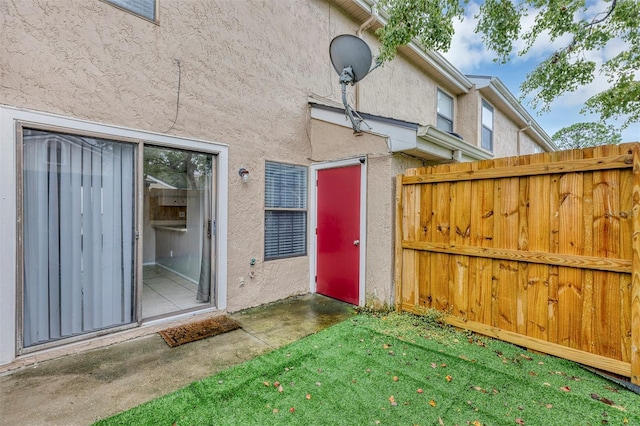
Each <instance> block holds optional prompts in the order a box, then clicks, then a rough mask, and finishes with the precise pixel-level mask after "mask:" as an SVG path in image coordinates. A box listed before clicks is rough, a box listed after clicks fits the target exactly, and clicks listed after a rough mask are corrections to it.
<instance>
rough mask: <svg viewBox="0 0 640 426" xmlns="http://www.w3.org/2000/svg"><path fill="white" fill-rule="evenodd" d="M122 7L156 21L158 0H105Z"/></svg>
mask: <svg viewBox="0 0 640 426" xmlns="http://www.w3.org/2000/svg"><path fill="white" fill-rule="evenodd" d="M104 1H106V2H107V3H111V4H112V5H114V6H117V7H119V8H121V9H124V10H128V11H129V12H132V13H135V14H136V15H139V16H141V17H143V18H146V19H148V20H150V21H154V22H155V21H156V9H157V8H156V1H157V0H104Z"/></svg>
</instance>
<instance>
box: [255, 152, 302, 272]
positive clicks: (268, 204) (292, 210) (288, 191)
mask: <svg viewBox="0 0 640 426" xmlns="http://www.w3.org/2000/svg"><path fill="white" fill-rule="evenodd" d="M307 175H308V170H307V168H306V167H304V166H295V165H292V164H283V163H274V162H270V161H268V162H267V163H266V165H265V199H264V207H265V212H264V214H265V217H264V258H265V260H268V259H278V258H284V257H294V256H305V255H306V254H307Z"/></svg>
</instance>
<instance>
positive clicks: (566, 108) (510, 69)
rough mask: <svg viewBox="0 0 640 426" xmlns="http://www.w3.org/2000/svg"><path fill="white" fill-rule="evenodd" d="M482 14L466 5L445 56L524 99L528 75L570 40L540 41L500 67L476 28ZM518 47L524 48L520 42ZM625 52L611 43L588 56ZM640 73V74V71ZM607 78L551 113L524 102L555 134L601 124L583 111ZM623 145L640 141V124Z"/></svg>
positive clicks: (601, 6)
mask: <svg viewBox="0 0 640 426" xmlns="http://www.w3.org/2000/svg"><path fill="white" fill-rule="evenodd" d="M609 4H610V3H604V2H602V1H600V0H598V1H596V2H592V3H591V4H590V9H589V10H590V11H591V10H595V11H606V10H607V7H608V6H609ZM477 12H478V3H477V2H475V3H474V2H470V3H469V4H468V5H467V6H466V17H465V19H464V20H463V21H462V22H457V23H456V25H455V36H454V39H453V42H452V45H451V49H450V50H449V51H448V52H445V53H443V55H444V56H445V58H447V59H448V60H449V62H451V63H452V64H453V65H454V66H455V67H456V68H458V69H459V70H460V71H462V72H463V73H465V74H477V75H491V76H496V77H498V78H499V79H500V80H501V81H502V82H503V83H504V84H505V85H506V86H507V87H508V88H509V90H511V92H512V93H513V94H514V95H515V96H516V98H520V96H521V91H520V84H521V83H522V82H523V81H524V80H525V78H526V75H527V74H528V73H529V71H531V70H532V69H533V68H534V67H535V66H536V65H537V64H538V63H539V62H541V61H542V60H544V59H545V58H546V57H548V56H549V54H550V53H552V52H553V51H555V49H556V48H557V47H562V46H565V45H566V44H567V43H568V40H566V39H565V40H562V39H561V40H556V41H554V42H551V41H550V40H549V39H541V40H539V41H538V42H537V43H536V44H535V45H534V46H533V47H532V48H531V50H530V51H529V53H528V54H527V55H526V56H523V57H514V58H513V59H512V60H511V61H510V62H509V63H507V64H505V65H499V64H496V63H494V62H493V61H492V59H493V58H494V55H493V53H491V52H487V51H486V48H485V46H484V45H483V44H482V38H481V36H480V35H478V34H476V33H474V29H475V26H476V23H475V19H474V18H473V16H474V15H475V14H476V13H477ZM532 23H533V16H529V17H527V18H525V19H524V21H523V23H522V25H523V28H526V27H527V26H528V25H531V24H532ZM515 46H516V48H517V47H518V46H521V44H519V43H518V42H516V44H515ZM622 49H624V46H623V45H622V43H620V42H619V41H616V40H614V41H612V42H610V43H609V44H608V45H607V46H606V47H605V49H602V50H600V51H598V52H590V53H588V57H590V58H591V59H592V60H594V61H595V62H596V63H598V64H599V63H602V62H603V61H605V60H607V59H609V58H611V57H613V56H615V55H617V54H618V53H620V52H621V51H622ZM639 74H640V72H639ZM607 87H608V86H607V81H606V77H605V76H603V75H600V74H599V73H598V72H597V71H596V78H595V80H594V82H593V83H592V84H590V85H588V86H585V87H581V88H579V89H578V90H577V91H575V92H572V93H568V94H565V95H564V96H562V97H560V98H558V99H556V100H555V101H554V102H553V104H552V105H551V110H550V111H549V112H547V113H542V114H538V112H537V111H534V110H532V109H531V107H530V106H529V105H528V104H527V102H526V100H525V102H523V106H525V107H526V108H527V109H528V110H529V113H530V114H531V116H532V117H533V118H534V119H535V120H536V121H537V122H538V124H540V125H541V126H542V128H543V129H544V130H545V131H546V132H547V133H548V134H549V136H553V134H554V133H555V132H556V131H558V130H560V129H562V128H563V127H567V126H569V125H571V124H573V123H579V122H590V121H598V118H599V117H598V116H597V115H583V114H580V110H581V109H582V107H583V106H584V102H585V100H586V99H588V98H589V97H590V96H591V95H593V94H595V93H598V92H599V91H601V90H603V89H605V88H607ZM622 122H623V120H618V121H617V122H616V121H610V122H609V123H610V124H613V125H615V126H616V127H620V125H621V124H622ZM622 141H623V142H640V123H633V124H631V125H630V126H629V127H627V128H626V129H625V130H623V131H622Z"/></svg>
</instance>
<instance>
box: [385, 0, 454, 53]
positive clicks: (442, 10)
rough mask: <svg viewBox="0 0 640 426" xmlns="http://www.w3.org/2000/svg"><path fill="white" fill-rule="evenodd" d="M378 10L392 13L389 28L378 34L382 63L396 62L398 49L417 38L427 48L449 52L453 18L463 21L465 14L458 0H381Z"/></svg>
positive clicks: (386, 27) (387, 26)
mask: <svg viewBox="0 0 640 426" xmlns="http://www.w3.org/2000/svg"><path fill="white" fill-rule="evenodd" d="M378 7H379V8H381V9H388V10H389V11H390V13H389V19H388V22H387V25H386V26H385V27H383V28H380V29H379V30H378V31H377V34H378V36H379V37H380V40H381V41H382V49H381V51H380V56H379V58H378V59H379V60H380V61H382V62H386V61H390V60H391V59H393V58H394V56H395V54H396V48H397V47H399V46H402V45H405V44H408V43H409V42H410V41H411V40H413V39H414V38H416V39H418V41H419V42H420V43H421V44H422V46H423V47H425V48H427V49H432V50H448V49H449V46H450V45H451V39H452V37H453V33H454V31H453V18H456V17H457V18H462V16H463V13H464V9H463V8H462V7H461V6H460V2H459V1H458V0H381V1H380V2H379V3H378Z"/></svg>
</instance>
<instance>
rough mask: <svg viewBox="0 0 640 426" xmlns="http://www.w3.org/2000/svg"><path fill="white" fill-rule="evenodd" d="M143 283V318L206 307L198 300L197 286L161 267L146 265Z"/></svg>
mask: <svg viewBox="0 0 640 426" xmlns="http://www.w3.org/2000/svg"><path fill="white" fill-rule="evenodd" d="M142 281H143V284H144V286H143V290H142V316H143V318H150V317H155V316H158V315H164V314H168V313H171V312H177V311H183V310H186V309H190V308H196V307H203V305H204V303H203V302H200V301H197V300H196V293H197V291H198V285H197V284H195V283H194V282H192V281H190V280H188V279H186V278H184V277H181V276H180V275H178V274H176V273H174V272H172V271H170V270H169V269H167V268H164V267H162V266H160V265H157V264H156V265H145V266H144V267H143V275H142Z"/></svg>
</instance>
